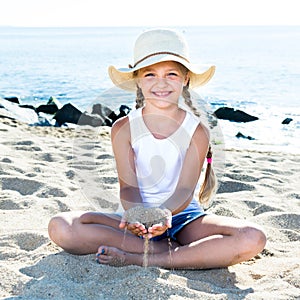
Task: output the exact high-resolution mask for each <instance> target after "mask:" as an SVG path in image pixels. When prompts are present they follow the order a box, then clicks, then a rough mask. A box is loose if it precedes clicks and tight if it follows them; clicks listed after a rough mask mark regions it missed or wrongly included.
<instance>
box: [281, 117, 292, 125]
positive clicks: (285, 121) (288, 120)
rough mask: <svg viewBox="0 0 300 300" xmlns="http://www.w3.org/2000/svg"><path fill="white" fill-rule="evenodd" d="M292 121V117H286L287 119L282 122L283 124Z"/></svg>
mask: <svg viewBox="0 0 300 300" xmlns="http://www.w3.org/2000/svg"><path fill="white" fill-rule="evenodd" d="M292 121H293V119H292V118H285V119H284V120H283V121H282V122H281V124H290V123H291V122H292Z"/></svg>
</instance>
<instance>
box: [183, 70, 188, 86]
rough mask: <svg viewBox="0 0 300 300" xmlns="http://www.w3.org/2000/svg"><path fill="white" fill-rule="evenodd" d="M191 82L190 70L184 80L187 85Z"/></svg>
mask: <svg viewBox="0 0 300 300" xmlns="http://www.w3.org/2000/svg"><path fill="white" fill-rule="evenodd" d="M189 82H190V72H187V73H186V75H185V78H184V81H183V85H184V86H187V85H188V84H189Z"/></svg>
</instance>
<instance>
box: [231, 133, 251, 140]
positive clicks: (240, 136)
mask: <svg viewBox="0 0 300 300" xmlns="http://www.w3.org/2000/svg"><path fill="white" fill-rule="evenodd" d="M235 136H236V137H237V138H243V139H248V140H255V138H253V137H251V136H249V135H248V136H246V135H243V134H242V133H241V132H238V133H237V134H236V135H235Z"/></svg>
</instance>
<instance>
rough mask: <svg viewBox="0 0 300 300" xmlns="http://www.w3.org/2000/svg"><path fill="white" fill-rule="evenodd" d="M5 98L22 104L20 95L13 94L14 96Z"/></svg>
mask: <svg viewBox="0 0 300 300" xmlns="http://www.w3.org/2000/svg"><path fill="white" fill-rule="evenodd" d="M4 99H5V100H7V101H9V102H12V103H17V104H20V99H19V97H15V96H12V97H4Z"/></svg>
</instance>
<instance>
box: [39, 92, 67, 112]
mask: <svg viewBox="0 0 300 300" xmlns="http://www.w3.org/2000/svg"><path fill="white" fill-rule="evenodd" d="M61 107H62V105H61V104H60V102H59V101H58V100H57V99H56V98H55V97H52V96H51V97H50V98H49V100H48V102H47V104H42V105H40V106H38V107H37V108H36V112H37V113H39V112H43V113H46V114H50V115H54V114H55V113H56V112H57V111H58V110H59V109H60V108H61Z"/></svg>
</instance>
